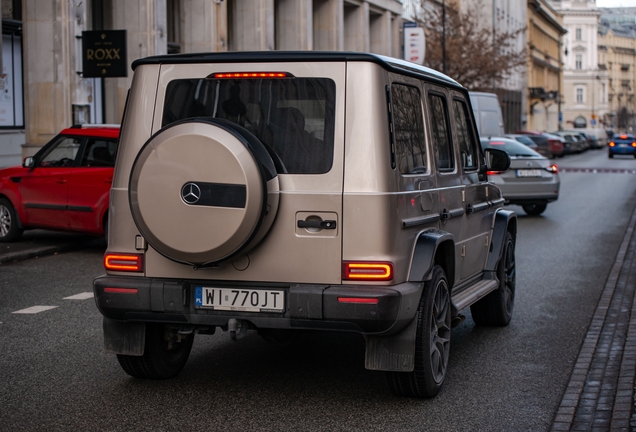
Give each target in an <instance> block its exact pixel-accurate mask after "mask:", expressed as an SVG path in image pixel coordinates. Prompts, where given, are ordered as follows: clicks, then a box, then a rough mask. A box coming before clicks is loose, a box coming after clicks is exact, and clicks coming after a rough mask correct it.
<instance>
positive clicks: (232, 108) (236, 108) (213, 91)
mask: <svg viewBox="0 0 636 432" xmlns="http://www.w3.org/2000/svg"><path fill="white" fill-rule="evenodd" d="M335 93H336V86H335V83H334V82H333V81H332V80H330V79H323V78H286V79H185V80H175V81H172V82H170V84H168V88H167V90H166V99H165V103H164V108H163V119H162V125H163V126H166V125H169V124H170V123H173V122H175V121H178V120H182V119H187V118H195V117H209V118H220V119H226V120H229V121H232V122H234V123H237V124H239V125H240V126H243V127H245V128H246V129H247V130H249V131H250V132H251V133H253V134H254V135H255V136H256V137H257V138H258V139H260V140H261V141H262V142H263V143H264V144H265V145H266V146H268V147H269V148H270V150H272V151H274V152H275V153H276V154H277V155H278V156H279V157H280V159H281V160H282V162H283V164H284V166H285V168H286V170H287V172H288V173H290V174H320V173H325V172H327V171H329V170H330V169H331V165H332V163H333V139H334V138H333V137H334V121H335V114H334V109H335Z"/></svg>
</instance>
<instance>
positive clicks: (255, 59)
mask: <svg viewBox="0 0 636 432" xmlns="http://www.w3.org/2000/svg"><path fill="white" fill-rule="evenodd" d="M331 61H344V62H346V61H363V62H364V61H366V62H372V63H376V64H378V65H380V66H382V67H383V68H384V69H386V70H388V71H390V72H395V73H401V74H405V75H410V76H415V77H417V78H424V79H430V80H433V81H437V82H440V83H443V84H445V85H447V86H448V85H450V86H453V87H458V88H463V87H462V86H461V85H459V83H457V81H455V80H453V79H452V78H449V77H448V76H446V75H444V74H442V73H440V72H438V71H436V70H433V69H430V68H427V67H424V66H420V65H417V64H415V63H411V62H407V61H405V60H400V59H396V58H392V57H386V56H381V55H378V54H370V53H361V52H347V51H251V52H248V51H236V52H218V53H188V54H169V55H159V56H152V57H146V58H141V59H137V60H135V61H134V62H133V63H132V68H133V70H134V69H135V68H136V67H137V66H139V65H143V64H189V63H267V62H271V63H274V62H331Z"/></svg>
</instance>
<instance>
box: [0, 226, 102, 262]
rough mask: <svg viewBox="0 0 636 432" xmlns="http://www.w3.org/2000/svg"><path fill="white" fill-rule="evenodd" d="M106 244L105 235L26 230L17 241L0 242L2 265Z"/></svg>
mask: <svg viewBox="0 0 636 432" xmlns="http://www.w3.org/2000/svg"><path fill="white" fill-rule="evenodd" d="M98 244H104V245H105V244H106V243H105V240H104V238H103V237H95V236H88V235H85V234H75V233H65V232H55V231H47V230H29V231H25V232H24V234H23V235H22V238H21V239H20V240H19V241H17V242H12V243H0V266H1V265H2V264H6V263H11V262H15V261H21V260H25V259H29V258H35V257H38V256H45V255H53V254H55V253H58V252H68V251H72V250H78V249H83V248H85V247H88V246H93V245H98Z"/></svg>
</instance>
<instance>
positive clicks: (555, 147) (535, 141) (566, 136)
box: [505, 130, 607, 159]
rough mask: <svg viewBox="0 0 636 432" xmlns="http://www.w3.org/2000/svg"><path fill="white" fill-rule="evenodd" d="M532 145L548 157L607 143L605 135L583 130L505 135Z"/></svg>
mask: <svg viewBox="0 0 636 432" xmlns="http://www.w3.org/2000/svg"><path fill="white" fill-rule="evenodd" d="M505 136H506V137H508V138H512V139H515V140H517V141H519V142H521V143H523V144H526V145H528V146H530V148H532V149H533V150H535V151H537V152H538V153H539V154H541V155H543V156H545V157H546V158H548V159H554V158H558V157H563V156H565V155H567V154H574V153H581V152H584V151H587V150H589V149H600V148H603V147H604V146H605V145H606V144H607V143H606V139H605V138H603V137H600V138H599V137H598V136H597V135H595V134H592V133H590V132H583V131H576V130H570V131H558V132H552V133H547V132H535V131H518V132H517V133H515V134H510V135H505Z"/></svg>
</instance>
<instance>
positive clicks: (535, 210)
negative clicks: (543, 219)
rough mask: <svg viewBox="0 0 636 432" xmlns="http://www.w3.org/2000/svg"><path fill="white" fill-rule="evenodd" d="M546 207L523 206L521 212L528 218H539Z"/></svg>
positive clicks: (538, 205) (542, 205) (539, 205)
mask: <svg viewBox="0 0 636 432" xmlns="http://www.w3.org/2000/svg"><path fill="white" fill-rule="evenodd" d="M547 206H548V205H547V204H525V205H523V206H522V207H523V211H525V212H526V214H528V215H529V216H539V215H540V214H541V213H543V212H544V211H545V209H546V207H547Z"/></svg>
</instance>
